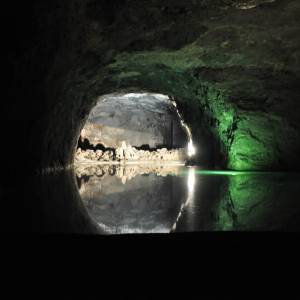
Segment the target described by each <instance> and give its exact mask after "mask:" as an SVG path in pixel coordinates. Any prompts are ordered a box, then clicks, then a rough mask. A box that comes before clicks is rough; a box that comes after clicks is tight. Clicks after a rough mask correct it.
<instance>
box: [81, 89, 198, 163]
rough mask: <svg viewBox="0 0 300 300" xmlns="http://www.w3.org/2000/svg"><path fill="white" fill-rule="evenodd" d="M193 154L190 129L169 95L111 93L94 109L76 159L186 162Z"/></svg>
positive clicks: (82, 134) (123, 161)
mask: <svg viewBox="0 0 300 300" xmlns="http://www.w3.org/2000/svg"><path fill="white" fill-rule="evenodd" d="M194 154H195V148H194V146H193V140H192V134H191V131H190V129H189V127H188V126H187V125H186V124H185V122H184V121H183V119H182V116H181V114H180V113H179V111H178V109H177V107H176V103H175V102H174V101H171V100H170V99H169V97H168V96H166V95H162V94H153V93H127V94H110V95H105V96H102V97H100V98H99V99H98V100H97V103H96V105H95V106H94V107H93V109H92V110H91V112H90V114H89V116H88V119H87V121H86V123H85V125H84V127H83V128H82V130H81V133H80V137H79V140H78V143H77V149H76V153H75V162H76V163H141V162H151V163H155V162H160V163H162V162H164V163H166V162H168V163H177V164H180V163H181V164H184V163H185V162H186V161H187V160H188V159H189V158H190V157H192V156H193V155H194Z"/></svg>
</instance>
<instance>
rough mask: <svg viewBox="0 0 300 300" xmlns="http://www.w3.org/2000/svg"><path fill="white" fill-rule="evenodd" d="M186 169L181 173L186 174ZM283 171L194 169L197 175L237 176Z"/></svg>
mask: <svg viewBox="0 0 300 300" xmlns="http://www.w3.org/2000/svg"><path fill="white" fill-rule="evenodd" d="M188 172H189V171H188V170H186V171H183V172H182V174H184V175H185V174H188ZM283 173H284V172H268V171H265V172H264V171H231V170H195V174H198V175H222V176H237V175H265V174H283Z"/></svg>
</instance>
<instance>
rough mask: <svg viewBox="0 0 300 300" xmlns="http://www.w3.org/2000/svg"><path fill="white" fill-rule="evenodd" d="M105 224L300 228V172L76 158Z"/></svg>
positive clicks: (89, 202)
mask: <svg viewBox="0 0 300 300" xmlns="http://www.w3.org/2000/svg"><path fill="white" fill-rule="evenodd" d="M75 171H76V176H77V186H78V191H79V194H80V197H81V199H82V202H83V205H84V207H85V208H86V210H87V212H88V215H89V216H90V218H91V220H92V221H93V223H94V224H97V226H98V229H99V232H102V233H107V234H122V233H170V232H198V231H299V230H300V221H299V217H300V197H299V192H300V174H298V173H253V172H251V173H248V172H210V171H203V170H201V169H199V168H196V167H184V166H170V165H145V166H141V165H137V166H134V165H131V166H130V165H127V166H126V167H125V166H123V167H122V166H109V165H105V166H100V165H99V166H77V167H76V169H75Z"/></svg>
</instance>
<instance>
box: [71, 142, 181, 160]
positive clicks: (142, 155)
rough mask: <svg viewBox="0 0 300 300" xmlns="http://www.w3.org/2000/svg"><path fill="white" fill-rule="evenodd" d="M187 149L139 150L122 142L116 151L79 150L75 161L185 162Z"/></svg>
mask: <svg viewBox="0 0 300 300" xmlns="http://www.w3.org/2000/svg"><path fill="white" fill-rule="evenodd" d="M185 160H186V152H185V149H183V148H181V149H172V150H168V149H167V148H161V149H157V150H155V151H149V150H139V149H136V148H135V147H133V146H131V145H126V142H122V144H121V146H120V147H118V148H117V149H114V150H104V151H102V150H92V149H87V150H83V149H81V148H78V149H77V151H76V154H75V161H77V162H84V161H99V162H111V161H116V162H126V161H185Z"/></svg>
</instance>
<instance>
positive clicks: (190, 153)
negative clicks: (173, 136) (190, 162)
mask: <svg viewBox="0 0 300 300" xmlns="http://www.w3.org/2000/svg"><path fill="white" fill-rule="evenodd" d="M195 153H196V148H195V147H194V145H193V141H192V140H190V141H189V143H188V156H193V155H195Z"/></svg>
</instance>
